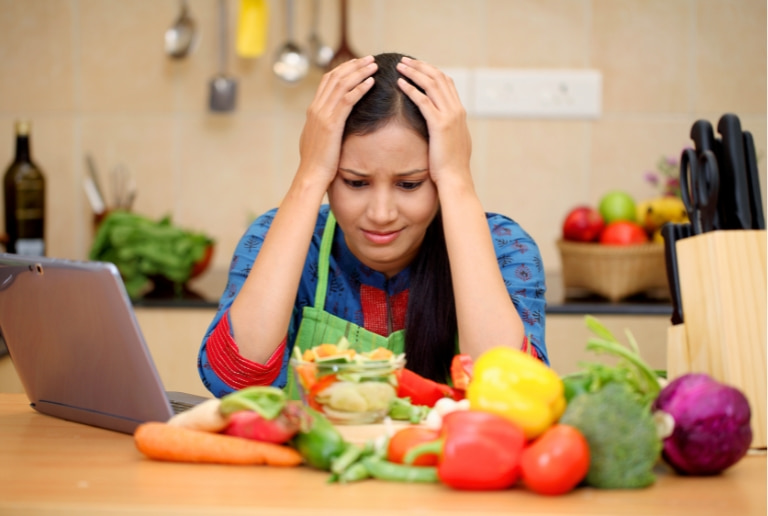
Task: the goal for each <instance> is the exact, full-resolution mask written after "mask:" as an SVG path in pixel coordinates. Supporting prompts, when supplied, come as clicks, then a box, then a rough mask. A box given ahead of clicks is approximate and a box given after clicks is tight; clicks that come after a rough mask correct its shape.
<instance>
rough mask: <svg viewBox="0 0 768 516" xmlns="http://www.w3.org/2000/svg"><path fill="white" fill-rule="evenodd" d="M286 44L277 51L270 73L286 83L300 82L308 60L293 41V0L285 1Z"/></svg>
mask: <svg viewBox="0 0 768 516" xmlns="http://www.w3.org/2000/svg"><path fill="white" fill-rule="evenodd" d="M285 31H286V35H287V37H286V42H285V44H283V46H282V47H280V50H278V51H277V56H276V58H275V63H274V64H273V65H272V71H273V72H275V75H277V76H278V77H280V78H281V79H282V80H284V81H285V82H287V83H290V84H293V83H296V82H299V81H300V80H302V79H303V78H304V77H305V76H306V75H307V72H308V71H309V58H308V57H307V55H306V54H305V53H304V50H302V49H301V47H300V46H299V45H297V44H296V43H295V42H294V39H293V0H285Z"/></svg>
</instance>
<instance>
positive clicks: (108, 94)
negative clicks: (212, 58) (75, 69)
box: [76, 0, 178, 112]
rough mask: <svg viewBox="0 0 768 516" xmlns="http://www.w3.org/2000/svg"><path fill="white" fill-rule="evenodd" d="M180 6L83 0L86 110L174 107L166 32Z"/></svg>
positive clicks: (150, 0) (145, 0) (80, 22)
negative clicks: (166, 47) (164, 50)
mask: <svg viewBox="0 0 768 516" xmlns="http://www.w3.org/2000/svg"><path fill="white" fill-rule="evenodd" d="M177 7H178V4H177V3H176V2H171V1H164V2H157V1H155V0H134V1H133V2H124V1H122V0H79V2H78V19H77V21H76V30H77V31H78V42H79V48H78V57H79V63H80V72H81V73H80V77H79V79H80V83H81V88H82V90H81V93H80V98H79V105H80V106H81V107H82V109H83V110H84V111H85V112H131V111H137V110H139V111H144V112H146V111H154V112H157V111H160V112H170V111H171V110H172V109H173V99H174V92H173V90H174V88H173V85H174V83H173V81H172V80H170V79H171V77H170V71H169V63H168V62H167V59H166V57H165V54H164V52H163V34H164V33H165V30H166V29H167V28H168V25H169V24H170V22H171V21H172V20H173V19H174V17H175V15H176V10H177Z"/></svg>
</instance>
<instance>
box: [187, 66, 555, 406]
mask: <svg viewBox="0 0 768 516" xmlns="http://www.w3.org/2000/svg"><path fill="white" fill-rule="evenodd" d="M299 151H300V162H299V167H298V170H297V172H296V175H295V177H294V179H293V182H292V184H291V186H290V188H289V190H288V193H287V194H286V196H285V198H284V200H283V201H282V203H281V205H280V208H279V209H278V210H272V211H270V212H268V213H266V214H264V215H262V216H261V217H259V218H258V219H256V220H255V221H254V222H253V224H252V225H251V226H250V228H249V229H248V231H247V232H246V234H245V235H244V236H243V238H242V239H241V241H240V243H239V244H238V246H237V249H236V250H235V254H234V257H233V259H232V264H231V269H230V274H229V281H228V285H227V288H226V291H225V292H224V295H223V296H222V299H221V303H220V306H219V310H218V312H217V314H216V317H215V318H214V320H213V322H212V323H211V325H210V327H209V329H208V332H207V334H206V336H205V339H204V341H203V344H202V347H201V349H200V356H199V363H198V366H199V370H200V375H201V377H202V379H203V383H204V384H205V385H206V387H207V388H208V389H209V390H210V391H211V392H212V393H213V394H214V395H216V396H222V395H224V394H226V393H228V392H231V391H232V390H234V389H240V388H243V387H246V386H248V385H269V384H272V385H278V386H281V387H282V386H285V385H286V382H287V380H288V367H287V364H288V357H289V356H290V354H291V351H292V350H293V347H294V346H299V348H300V349H301V350H304V349H307V348H311V347H313V346H316V345H318V344H321V343H324V342H330V343H335V342H338V340H339V338H340V337H341V336H342V335H343V336H345V337H347V338H348V340H350V342H351V343H352V345H353V347H356V348H358V349H359V350H366V349H371V348H373V347H376V346H380V345H383V346H386V347H388V348H389V349H392V350H393V351H394V352H403V351H404V352H405V353H406V360H407V367H408V368H409V369H412V370H414V371H415V372H417V373H419V374H421V375H423V376H425V377H428V378H431V379H434V380H436V381H440V382H445V381H446V378H447V376H448V374H449V366H450V363H451V360H452V358H453V356H454V354H455V353H457V352H461V353H466V354H469V355H470V356H472V357H473V358H477V357H478V356H479V355H480V354H481V353H483V352H484V351H485V350H487V349H489V348H491V347H494V346H499V345H504V346H511V347H515V348H521V347H523V346H524V345H527V341H526V336H527V339H528V340H529V341H530V343H531V345H532V349H531V350H530V351H531V352H532V353H534V354H535V355H536V356H538V357H539V358H540V359H542V360H543V361H544V362H548V360H547V354H546V347H545V344H544V306H545V303H544V290H545V284H544V275H543V268H542V263H541V258H540V254H539V251H538V248H537V246H536V244H535V243H534V242H533V240H532V239H531V238H530V237H529V236H528V234H527V233H525V232H524V231H523V230H522V229H521V228H520V226H518V225H517V224H516V223H515V222H513V221H512V220H510V219H508V218H506V217H503V216H501V215H495V214H486V213H485V212H484V211H483V209H482V206H481V204H480V200H479V199H478V197H477V194H476V193H475V190H474V186H473V182H472V177H471V173H470V166H469V164H470V154H471V140H470V135H469V130H468V127H467V123H466V114H465V111H464V108H463V107H462V105H461V102H460V100H459V97H458V94H457V92H456V89H455V87H454V85H453V82H452V81H451V79H450V78H448V77H447V76H446V75H444V74H443V73H442V72H440V71H439V70H437V69H436V68H434V67H432V66H430V65H429V64H427V63H424V62H421V61H417V60H415V59H411V58H408V57H405V56H402V55H400V54H381V55H378V56H376V57H373V56H367V57H363V58H360V59H354V60H351V61H348V62H346V63H343V64H341V65H339V66H338V67H337V68H335V69H334V70H332V71H331V72H329V73H327V74H325V75H324V76H323V79H322V80H321V82H320V85H319V87H318V90H317V93H316V95H315V98H314V100H313V101H312V103H311V105H310V107H309V109H308V110H307V119H306V123H305V126H304V129H303V132H302V135H301V139H300V143H299ZM326 194H327V196H328V202H329V206H328V205H323V204H322V203H323V199H324V196H325V195H326ZM267 230H268V231H267Z"/></svg>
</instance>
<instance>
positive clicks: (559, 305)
mask: <svg viewBox="0 0 768 516" xmlns="http://www.w3.org/2000/svg"><path fill="white" fill-rule="evenodd" d="M226 284H227V271H225V270H223V269H213V270H210V271H208V272H206V273H205V274H203V275H202V276H200V277H199V278H196V279H195V280H193V281H192V282H190V284H189V287H188V288H187V289H186V291H185V292H184V294H183V295H182V296H178V297H176V296H174V295H173V294H172V293H171V292H158V293H150V295H149V296H147V297H145V298H143V299H140V300H136V301H134V305H135V306H138V307H145V308H158V307H160V308H214V309H215V308H217V307H218V303H219V298H220V297H221V294H222V292H224V288H225V286H226ZM546 297H547V314H592V315H596V316H599V315H664V316H670V315H671V314H672V306H671V304H670V300H669V294H668V292H665V291H661V292H648V293H646V294H641V295H636V296H632V297H630V298H627V299H625V300H623V301H621V302H611V301H609V300H607V299H604V298H601V297H600V296H597V295H594V294H590V293H589V292H584V291H576V290H568V291H567V292H566V290H565V288H564V287H563V282H562V279H561V276H560V273H559V272H548V273H547V294H546Z"/></svg>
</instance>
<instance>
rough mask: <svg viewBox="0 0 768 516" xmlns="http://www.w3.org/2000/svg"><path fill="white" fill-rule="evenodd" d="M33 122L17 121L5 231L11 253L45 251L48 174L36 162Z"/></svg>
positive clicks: (8, 174) (7, 175)
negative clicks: (34, 160)
mask: <svg viewBox="0 0 768 516" xmlns="http://www.w3.org/2000/svg"><path fill="white" fill-rule="evenodd" d="M29 137H30V123H29V122H28V121H26V120H19V121H17V122H16V157H15V158H14V160H13V163H11V165H10V166H9V167H8V170H7V171H6V172H5V177H4V180H3V189H4V192H5V232H6V234H7V236H8V243H7V244H6V251H7V252H9V253H16V254H24V255H32V256H44V255H45V231H44V230H45V177H44V176H43V171H42V170H40V168H39V167H38V166H37V165H35V164H34V163H33V162H32V155H31V153H30V145H29Z"/></svg>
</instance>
